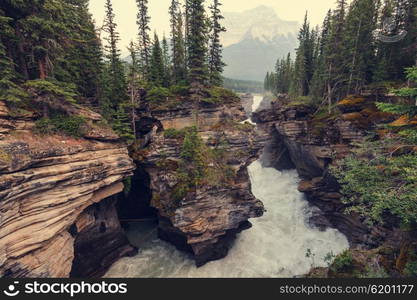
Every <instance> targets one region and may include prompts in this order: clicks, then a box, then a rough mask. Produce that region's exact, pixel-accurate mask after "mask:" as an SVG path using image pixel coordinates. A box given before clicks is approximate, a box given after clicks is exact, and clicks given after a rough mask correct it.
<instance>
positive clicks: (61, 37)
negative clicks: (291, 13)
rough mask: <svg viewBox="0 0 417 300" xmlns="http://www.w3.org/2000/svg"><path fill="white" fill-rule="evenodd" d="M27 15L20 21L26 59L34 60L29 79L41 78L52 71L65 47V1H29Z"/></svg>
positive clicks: (44, 77) (43, 78) (66, 33)
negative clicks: (27, 56) (29, 5)
mask: <svg viewBox="0 0 417 300" xmlns="http://www.w3.org/2000/svg"><path fill="white" fill-rule="evenodd" d="M29 10H30V11H29V12H28V13H29V16H28V17H26V18H24V19H22V20H20V24H19V25H20V26H19V28H21V30H22V32H21V37H22V38H24V44H25V45H26V46H27V48H25V49H23V51H24V52H26V53H29V57H30V61H33V62H35V63H36V67H37V69H36V70H33V71H35V72H36V73H37V74H36V75H34V76H33V77H32V78H36V79H41V80H45V79H46V78H47V77H48V76H49V75H50V73H51V72H52V70H53V67H54V62H55V60H56V59H57V57H59V56H60V55H61V54H62V53H63V51H64V50H65V48H66V37H67V36H68V33H69V32H68V30H69V28H67V26H66V24H65V22H64V17H65V12H66V3H65V2H63V1H54V0H45V1H39V2H35V3H33V6H32V7H31V8H30V9H29ZM26 53H23V55H25V54H26Z"/></svg>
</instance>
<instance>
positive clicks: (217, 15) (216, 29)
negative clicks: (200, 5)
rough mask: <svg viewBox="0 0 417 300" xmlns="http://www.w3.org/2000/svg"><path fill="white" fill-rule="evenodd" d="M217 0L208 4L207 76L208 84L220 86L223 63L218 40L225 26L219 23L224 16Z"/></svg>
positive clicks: (221, 47)
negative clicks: (209, 18) (208, 46)
mask: <svg viewBox="0 0 417 300" xmlns="http://www.w3.org/2000/svg"><path fill="white" fill-rule="evenodd" d="M221 5H222V4H221V3H220V1H219V0H214V1H213V4H212V5H211V6H210V10H211V20H210V21H211V23H210V25H211V28H210V50H209V62H208V64H209V76H210V84H212V85H215V86H221V85H222V84H223V77H222V73H223V69H224V67H225V65H226V64H225V63H224V62H223V60H222V50H223V46H222V44H221V42H220V34H221V33H222V32H225V31H226V28H225V27H224V26H222V25H221V23H220V22H221V20H222V19H224V17H223V16H222V14H221V11H220V7H221Z"/></svg>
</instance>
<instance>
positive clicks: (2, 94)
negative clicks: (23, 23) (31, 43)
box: [0, 10, 27, 102]
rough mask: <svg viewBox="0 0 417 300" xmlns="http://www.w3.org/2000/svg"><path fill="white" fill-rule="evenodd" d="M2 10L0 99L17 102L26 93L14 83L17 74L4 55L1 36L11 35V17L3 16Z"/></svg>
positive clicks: (0, 13) (0, 27) (0, 23)
mask: <svg viewBox="0 0 417 300" xmlns="http://www.w3.org/2000/svg"><path fill="white" fill-rule="evenodd" d="M3 14H4V13H3V11H2V10H0V100H1V101H7V102H19V101H21V100H22V99H23V98H25V97H26V96H27V95H26V93H25V92H24V91H23V90H22V89H21V88H20V86H19V85H17V84H16V83H15V81H16V79H17V74H16V72H15V70H14V67H13V61H12V59H11V58H10V57H8V56H7V55H6V50H7V49H6V47H5V46H4V44H3V41H2V38H4V37H9V38H11V37H12V36H13V29H12V28H11V26H10V24H9V22H10V21H11V20H12V19H11V18H7V17H4V16H3Z"/></svg>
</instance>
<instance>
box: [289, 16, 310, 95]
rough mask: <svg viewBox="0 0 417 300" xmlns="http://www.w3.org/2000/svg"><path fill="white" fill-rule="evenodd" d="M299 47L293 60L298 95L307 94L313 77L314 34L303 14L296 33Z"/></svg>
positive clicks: (306, 17)
mask: <svg viewBox="0 0 417 300" xmlns="http://www.w3.org/2000/svg"><path fill="white" fill-rule="evenodd" d="M298 40H299V47H298V49H297V56H296V60H295V74H294V76H295V92H296V94H297V95H299V96H306V95H308V94H309V90H310V81H311V78H312V77H313V71H314V66H313V55H314V35H313V34H312V32H311V31H310V24H309V22H308V16H307V14H306V15H305V18H304V23H303V26H302V27H301V29H300V32H299V34H298Z"/></svg>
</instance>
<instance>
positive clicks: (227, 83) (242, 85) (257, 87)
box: [223, 78, 264, 94]
mask: <svg viewBox="0 0 417 300" xmlns="http://www.w3.org/2000/svg"><path fill="white" fill-rule="evenodd" d="M223 87H224V88H226V89H229V90H232V91H235V92H237V93H259V94H261V93H263V91H264V88H263V85H262V82H258V81H250V80H236V79H230V78H224V79H223Z"/></svg>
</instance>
